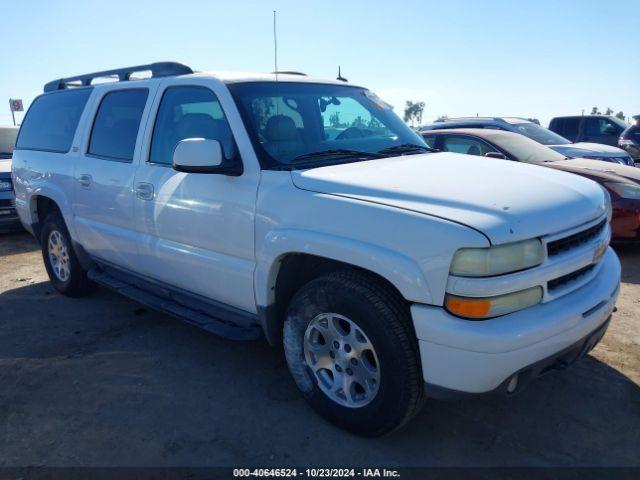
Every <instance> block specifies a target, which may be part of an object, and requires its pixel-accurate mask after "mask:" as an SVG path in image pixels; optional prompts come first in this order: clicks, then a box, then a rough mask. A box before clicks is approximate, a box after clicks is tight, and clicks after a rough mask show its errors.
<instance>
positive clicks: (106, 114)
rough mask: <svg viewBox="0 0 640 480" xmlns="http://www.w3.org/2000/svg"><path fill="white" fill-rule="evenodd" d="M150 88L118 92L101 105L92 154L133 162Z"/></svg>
mask: <svg viewBox="0 0 640 480" xmlns="http://www.w3.org/2000/svg"><path fill="white" fill-rule="evenodd" d="M147 95H148V90H147V89H141V88H140V89H132V90H115V91H113V92H109V93H107V94H106V95H105V96H104V97H103V98H102V102H100V107H99V108H98V113H97V114H96V118H95V120H94V122H93V129H92V130H91V139H90V140H89V150H88V153H89V154H90V155H96V156H98V157H104V158H107V159H113V160H118V161H123V162H130V161H132V160H133V152H134V150H135V147H136V139H137V138H138V129H139V128H140V120H141V119H142V112H143V111H144V106H145V105H146V103H147Z"/></svg>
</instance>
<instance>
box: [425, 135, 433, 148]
mask: <svg viewBox="0 0 640 480" xmlns="http://www.w3.org/2000/svg"><path fill="white" fill-rule="evenodd" d="M422 139H423V140H424V143H426V144H427V145H429V146H430V147H431V148H435V144H436V136H435V135H423V136H422Z"/></svg>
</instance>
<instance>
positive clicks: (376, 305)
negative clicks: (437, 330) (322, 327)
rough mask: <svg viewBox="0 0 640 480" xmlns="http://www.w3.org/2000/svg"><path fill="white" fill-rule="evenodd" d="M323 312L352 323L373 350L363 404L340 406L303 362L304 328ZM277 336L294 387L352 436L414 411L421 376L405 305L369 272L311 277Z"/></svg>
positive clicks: (388, 428)
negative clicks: (371, 382) (372, 384)
mask: <svg viewBox="0 0 640 480" xmlns="http://www.w3.org/2000/svg"><path fill="white" fill-rule="evenodd" d="M327 312H330V313H334V314H339V315H342V316H344V317H347V318H349V319H350V320H352V321H353V322H355V324H357V327H358V328H359V329H361V330H362V331H363V332H364V334H365V335H366V336H367V337H368V338H369V340H370V341H371V344H372V345H373V347H374V349H375V352H376V355H377V361H378V363H379V372H380V381H379V385H378V390H377V393H376V394H375V396H374V397H373V399H372V400H370V403H368V404H366V405H364V406H361V407H358V408H353V407H350V406H344V405H341V404H340V403H338V402H337V401H335V400H334V399H332V398H330V397H329V396H328V395H327V394H325V393H324V392H323V391H322V390H321V389H320V387H319V386H318V380H317V377H316V375H315V374H314V373H313V371H312V370H311V368H309V366H308V365H307V363H306V361H305V355H304V335H305V332H306V330H307V327H308V325H309V323H310V322H311V321H312V319H314V318H316V317H317V315H319V314H321V313H327ZM283 335H284V350H285V355H286V358H287V364H288V366H289V370H290V372H291V374H292V375H293V377H294V380H295V381H296V384H297V385H298V388H299V389H300V391H301V392H302V393H303V395H304V396H305V398H306V400H307V401H308V402H309V403H310V405H311V406H312V408H313V409H314V410H315V411H316V412H317V413H319V414H320V415H321V416H322V417H324V418H325V419H326V420H328V421H330V422H331V423H333V424H335V425H337V426H339V427H341V428H343V429H345V430H348V431H350V432H353V433H356V434H358V435H363V436H379V435H383V434H386V433H389V432H392V431H394V430H397V429H398V428H400V427H402V426H403V425H404V424H405V423H406V422H407V421H409V420H410V419H411V418H412V417H413V416H414V415H415V414H416V413H418V412H419V411H420V408H421V407H422V404H423V398H424V381H423V378H422V369H421V366H420V355H419V352H418V342H417V340H416V337H415V332H414V330H413V326H412V323H411V316H410V312H409V308H408V305H407V304H406V302H405V301H404V300H403V299H402V298H401V297H400V296H399V295H398V294H397V293H396V292H395V291H394V290H393V289H392V288H390V287H389V286H387V285H386V284H385V283H384V282H383V281H381V280H380V279H378V278H376V277H375V276H374V275H370V274H367V273H366V272H361V271H357V270H343V271H337V272H333V273H329V274H327V275H324V276H322V277H319V278H317V279H315V280H312V281H311V282H309V283H308V284H306V285H305V286H303V287H302V288H301V289H300V290H299V291H298V292H297V293H296V294H295V295H294V297H293V298H292V300H291V302H290V304H289V306H288V309H287V313H286V318H285V322H284V331H283ZM332 358H333V357H332Z"/></svg>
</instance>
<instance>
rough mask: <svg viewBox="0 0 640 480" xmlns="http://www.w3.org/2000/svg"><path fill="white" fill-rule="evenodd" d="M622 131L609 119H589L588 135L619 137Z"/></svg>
mask: <svg viewBox="0 0 640 480" xmlns="http://www.w3.org/2000/svg"><path fill="white" fill-rule="evenodd" d="M621 130H622V129H621V128H620V127H619V126H618V125H616V124H615V123H613V122H612V121H611V120H609V119H608V118H588V119H587V125H586V129H585V131H586V134H587V135H617V134H618V133H619V132H620V131H621Z"/></svg>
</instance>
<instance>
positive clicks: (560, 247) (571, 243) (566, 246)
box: [547, 219, 607, 257]
mask: <svg viewBox="0 0 640 480" xmlns="http://www.w3.org/2000/svg"><path fill="white" fill-rule="evenodd" d="M606 225H607V220H606V219H604V220H602V221H601V222H600V223H598V224H597V225H594V226H593V227H590V228H587V229H586V230H583V231H581V232H578V233H574V234H573V235H569V236H568V237H564V238H560V239H558V240H554V241H552V242H549V243H548V244H547V255H548V256H549V257H553V256H555V255H559V254H561V253H564V252H568V251H569V250H572V249H574V248H576V247H579V246H580V245H584V244H585V243H588V242H589V241H591V240H593V239H594V238H596V237H597V236H598V235H600V233H602V230H604V228H605V227H606Z"/></svg>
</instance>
